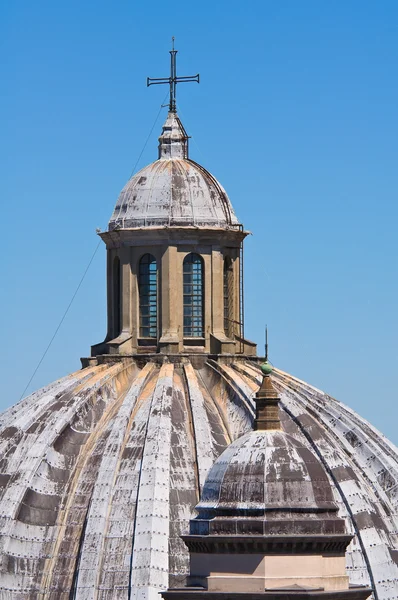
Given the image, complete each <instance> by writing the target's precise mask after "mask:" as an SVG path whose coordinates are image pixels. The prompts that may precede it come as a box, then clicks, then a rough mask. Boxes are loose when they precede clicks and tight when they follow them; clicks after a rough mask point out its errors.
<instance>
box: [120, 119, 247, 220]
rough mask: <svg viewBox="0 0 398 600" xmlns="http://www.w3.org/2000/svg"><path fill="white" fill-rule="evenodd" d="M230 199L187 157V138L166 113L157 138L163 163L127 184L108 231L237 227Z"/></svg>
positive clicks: (179, 125) (159, 160) (175, 120)
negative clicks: (154, 228)
mask: <svg viewBox="0 0 398 600" xmlns="http://www.w3.org/2000/svg"><path fill="white" fill-rule="evenodd" d="M238 225H239V223H238V219H237V218H236V215H235V213H234V210H233V208H232V205H231V203H230V201H229V198H228V196H227V194H226V192H225V190H224V188H223V187H222V186H221V184H220V183H219V182H218V181H217V179H216V178H215V177H213V175H211V173H209V172H208V171H207V170H206V169H205V168H203V167H202V166H201V165H199V164H197V163H196V162H194V161H193V160H191V159H189V158H188V136H187V134H186V132H185V130H184V128H183V126H182V124H181V121H180V120H179V118H178V117H177V115H176V114H175V113H173V112H170V113H169V114H168V117H167V119H166V122H165V124H164V126H163V131H162V135H161V136H160V138H159V159H158V160H156V161H155V162H153V163H151V164H150V165H148V166H146V167H144V168H143V169H141V171H139V172H138V173H136V174H135V175H134V176H133V177H132V178H131V179H130V180H129V181H128V182H127V184H126V185H125V187H124V188H123V190H122V192H121V193H120V196H119V198H118V201H117V203H116V206H115V209H114V211H113V214H112V216H111V219H110V222H109V230H113V229H129V228H134V227H164V226H177V227H189V226H191V227H192V226H193V227H219V228H224V229H229V228H236V229H237V228H238Z"/></svg>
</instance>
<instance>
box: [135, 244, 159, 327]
mask: <svg viewBox="0 0 398 600" xmlns="http://www.w3.org/2000/svg"><path fill="white" fill-rule="evenodd" d="M157 288H158V272H157V265H156V259H155V257H154V256H152V254H144V256H143V257H142V258H141V260H140V264H139V271H138V292H139V296H140V337H142V338H157V335H158V324H157V313H158V290H157Z"/></svg>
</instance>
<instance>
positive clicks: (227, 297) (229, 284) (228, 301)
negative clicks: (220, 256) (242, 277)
mask: <svg viewBox="0 0 398 600" xmlns="http://www.w3.org/2000/svg"><path fill="white" fill-rule="evenodd" d="M233 293H234V272H233V268H232V261H231V259H230V258H229V256H227V257H226V258H225V259H224V331H225V335H226V336H227V337H232V336H233V331H234V323H233Z"/></svg>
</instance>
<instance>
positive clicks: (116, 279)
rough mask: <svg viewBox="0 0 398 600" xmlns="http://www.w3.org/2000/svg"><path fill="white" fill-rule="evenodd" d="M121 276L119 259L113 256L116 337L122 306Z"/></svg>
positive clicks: (120, 321)
mask: <svg viewBox="0 0 398 600" xmlns="http://www.w3.org/2000/svg"><path fill="white" fill-rule="evenodd" d="M120 288H121V277H120V259H119V257H118V256H115V259H114V261H113V337H115V338H116V337H117V336H118V335H119V334H120V332H121V330H122V307H121V293H120Z"/></svg>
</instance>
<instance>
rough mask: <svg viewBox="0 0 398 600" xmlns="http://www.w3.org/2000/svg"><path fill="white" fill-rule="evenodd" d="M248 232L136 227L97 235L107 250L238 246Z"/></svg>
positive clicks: (199, 228)
mask: <svg viewBox="0 0 398 600" xmlns="http://www.w3.org/2000/svg"><path fill="white" fill-rule="evenodd" d="M249 234H250V232H249V231H244V230H243V229H239V228H231V229H222V228H220V227H166V226H164V227H137V228H131V229H114V230H112V231H103V232H102V233H99V234H98V235H99V236H100V237H101V239H102V240H103V241H104V242H105V244H106V246H107V248H118V247H120V246H141V245H153V244H154V243H165V242H167V243H170V242H172V243H174V244H180V245H181V244H189V243H192V242H194V243H201V244H203V243H206V242H207V243H210V244H214V243H217V244H220V245H223V244H224V245H225V242H228V243H232V244H236V245H239V244H240V242H241V241H242V240H244V238H245V237H246V236H247V235H249Z"/></svg>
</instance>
